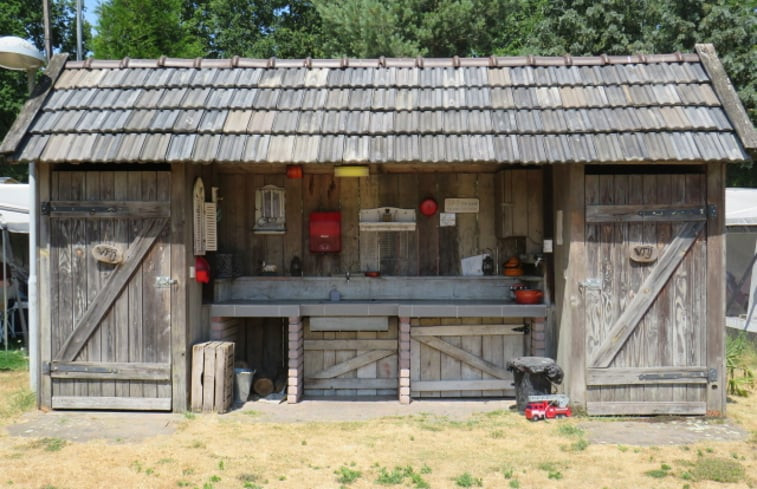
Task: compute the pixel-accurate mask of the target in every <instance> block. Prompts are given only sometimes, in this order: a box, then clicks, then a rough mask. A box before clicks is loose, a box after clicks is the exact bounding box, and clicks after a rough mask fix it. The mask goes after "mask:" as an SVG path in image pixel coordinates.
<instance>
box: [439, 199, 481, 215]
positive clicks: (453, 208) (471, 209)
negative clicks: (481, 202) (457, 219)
mask: <svg viewBox="0 0 757 489" xmlns="http://www.w3.org/2000/svg"><path fill="white" fill-rule="evenodd" d="M444 212H454V213H455V214H476V213H478V199H457V198H451V199H444Z"/></svg>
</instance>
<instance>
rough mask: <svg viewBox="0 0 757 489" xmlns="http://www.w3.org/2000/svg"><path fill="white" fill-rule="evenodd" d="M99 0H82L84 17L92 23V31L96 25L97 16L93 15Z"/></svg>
mask: <svg viewBox="0 0 757 489" xmlns="http://www.w3.org/2000/svg"><path fill="white" fill-rule="evenodd" d="M98 3H100V0H84V17H85V18H86V19H87V22H89V23H90V24H91V25H92V30H93V33H94V30H95V26H96V25H97V18H96V17H95V9H96V8H97V4H98Z"/></svg>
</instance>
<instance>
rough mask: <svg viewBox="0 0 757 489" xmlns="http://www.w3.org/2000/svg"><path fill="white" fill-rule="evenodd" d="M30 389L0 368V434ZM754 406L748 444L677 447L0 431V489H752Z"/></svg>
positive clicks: (457, 428) (744, 414)
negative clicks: (69, 436)
mask: <svg viewBox="0 0 757 489" xmlns="http://www.w3.org/2000/svg"><path fill="white" fill-rule="evenodd" d="M27 385H28V378H27V375H26V373H25V372H24V371H18V370H15V371H14V370H11V371H0V414H1V415H2V418H0V419H1V421H0V425H2V424H8V423H10V422H13V421H14V420H18V416H19V415H20V414H21V413H22V412H23V411H24V410H27V409H31V408H32V407H31V405H29V404H27V401H26V400H27V399H30V397H29V393H28V390H27V387H26V386H27ZM755 399H757V396H755V394H754V393H752V395H751V397H750V398H736V402H734V403H730V404H729V405H728V415H729V417H730V418H731V419H732V420H734V421H735V422H737V423H738V424H740V425H741V426H742V427H744V428H745V429H746V430H748V431H749V432H750V433H751V436H750V437H749V438H748V439H747V440H744V441H739V442H708V443H701V444H697V445H678V446H651V447H635V446H624V445H609V446H608V445H591V444H589V443H588V442H587V440H586V435H585V433H584V432H583V431H582V429H581V428H580V426H579V424H580V422H581V421H582V418H580V417H574V418H569V419H565V420H560V421H554V420H553V421H547V422H537V423H533V422H529V421H526V420H525V418H524V417H523V416H520V415H518V414H515V413H513V412H510V411H493V412H489V413H485V414H477V415H473V416H471V417H470V418H469V419H468V420H466V421H462V422H460V421H452V420H449V419H447V418H443V417H436V416H431V415H416V416H404V417H392V418H382V419H378V420H373V421H369V422H338V423H325V422H313V423H288V424H279V423H268V422H261V421H260V419H258V417H256V415H255V414H256V413H255V412H254V411H236V412H232V413H230V414H226V415H193V414H187V415H185V416H184V418H183V421H182V423H181V426H180V428H179V430H178V431H177V432H176V433H174V434H173V435H168V436H156V437H154V438H150V439H148V440H146V441H144V442H141V443H127V442H115V443H112V442H111V443H107V442H104V441H90V442H86V443H76V442H66V441H64V440H60V439H54V438H26V437H10V436H9V435H7V434H6V433H5V432H4V430H2V429H1V428H0V488H5V487H8V488H30V489H86V488H103V487H113V488H181V487H187V488H191V489H193V488H197V489H224V488H247V489H250V488H253V489H261V488H266V489H268V488H271V489H273V488H297V489H300V488H314V489H328V488H334V489H342V488H355V489H360V488H384V487H386V488H419V489H422V488H457V487H472V488H477V487H483V488H553V487H554V488H571V489H575V488H598V489H601V488H613V489H622V488H628V489H631V488H633V489H637V488H675V489H686V488H689V489H697V488H749V487H755V486H757V419H756V417H755V416H754V404H755V402H754V401H755ZM607 422H608V423H611V422H613V421H612V420H608V421H607Z"/></svg>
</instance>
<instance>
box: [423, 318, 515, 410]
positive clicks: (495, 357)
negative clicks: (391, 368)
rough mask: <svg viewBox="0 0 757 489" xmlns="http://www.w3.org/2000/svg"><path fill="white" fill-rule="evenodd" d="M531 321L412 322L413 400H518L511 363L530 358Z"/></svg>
mask: <svg viewBox="0 0 757 489" xmlns="http://www.w3.org/2000/svg"><path fill="white" fill-rule="evenodd" d="M525 324H526V320H523V319H517V318H512V319H506V320H504V321H503V320H502V318H422V319H413V320H411V328H410V337H411V341H410V393H411V396H412V397H415V398H420V397H502V396H512V395H514V393H515V390H514V387H513V375H512V373H511V372H508V371H507V370H506V368H505V365H506V363H507V361H508V360H511V359H513V358H515V357H520V356H523V355H524V351H525V340H524V331H523V330H524V328H523V326H524V325H525Z"/></svg>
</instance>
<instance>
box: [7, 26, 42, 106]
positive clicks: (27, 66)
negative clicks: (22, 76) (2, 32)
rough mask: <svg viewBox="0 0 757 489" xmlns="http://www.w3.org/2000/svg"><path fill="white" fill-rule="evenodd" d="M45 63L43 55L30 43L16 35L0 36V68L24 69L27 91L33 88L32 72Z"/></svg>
mask: <svg viewBox="0 0 757 489" xmlns="http://www.w3.org/2000/svg"><path fill="white" fill-rule="evenodd" d="M44 64H45V57H44V56H42V53H40V52H39V51H37V48H35V47H34V45H33V44H32V43H30V42H29V41H27V40H25V39H21V38H20V37H16V36H4V37H0V68H7V69H9V70H18V71H25V72H26V74H27V78H28V80H29V93H31V91H32V90H33V89H34V73H35V72H36V71H37V70H38V69H40V68H41V67H42V65H44Z"/></svg>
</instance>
